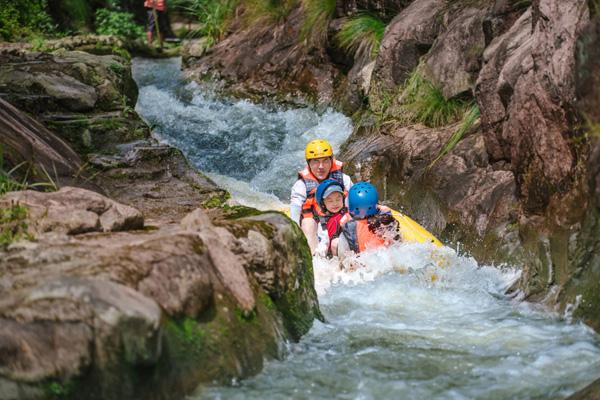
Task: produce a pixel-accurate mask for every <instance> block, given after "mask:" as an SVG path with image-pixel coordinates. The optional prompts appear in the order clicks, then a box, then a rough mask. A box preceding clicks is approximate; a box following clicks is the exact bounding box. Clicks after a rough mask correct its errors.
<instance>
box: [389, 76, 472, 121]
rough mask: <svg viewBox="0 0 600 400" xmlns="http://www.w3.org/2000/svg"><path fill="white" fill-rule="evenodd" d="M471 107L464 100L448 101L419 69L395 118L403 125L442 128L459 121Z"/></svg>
mask: <svg viewBox="0 0 600 400" xmlns="http://www.w3.org/2000/svg"><path fill="white" fill-rule="evenodd" d="M470 107H471V104H470V103H469V102H468V101H465V100H462V99H446V97H444V94H443V93H442V91H441V89H440V88H438V87H436V86H435V85H433V84H432V83H431V82H429V81H428V80H427V79H425V78H424V77H423V75H422V74H421V72H420V71H419V67H417V68H416V69H415V70H414V71H413V72H412V73H411V75H410V77H409V79H408V80H407V81H406V84H405V85H404V88H403V90H402V94H401V95H400V107H399V109H398V110H397V111H398V115H396V116H395V117H396V118H397V119H398V120H399V121H400V122H402V123H422V124H424V125H426V126H428V127H432V128H435V127H440V126H444V125H448V124H450V123H452V122H455V121H457V120H458V119H459V118H460V117H461V116H462V115H463V114H464V113H465V111H466V110H467V109H468V108H470Z"/></svg>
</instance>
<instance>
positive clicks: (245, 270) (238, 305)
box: [0, 189, 321, 399]
mask: <svg viewBox="0 0 600 400" xmlns="http://www.w3.org/2000/svg"><path fill="white" fill-rule="evenodd" d="M17 200H18V201H19V204H20V205H21V206H22V207H26V208H27V210H28V217H27V224H28V225H29V226H32V227H40V226H41V225H40V224H41V223H42V222H43V221H48V220H52V219H53V218H54V214H55V212H54V211H53V210H64V211H63V215H68V214H71V215H73V216H76V215H82V216H83V213H82V211H80V210H81V209H83V208H85V209H87V210H88V213H91V214H95V215H96V216H98V214H100V219H101V218H102V215H104V214H107V213H111V209H114V210H125V211H128V212H130V213H133V214H135V213H137V211H136V210H133V209H130V208H129V207H127V206H124V205H122V204H117V203H114V202H113V201H111V200H109V199H107V198H104V197H102V196H99V195H95V194H91V193H89V192H86V191H81V190H79V189H64V190H62V191H60V192H58V193H37V194H35V195H34V194H32V193H31V192H14V193H12V194H10V195H9V196H8V197H7V196H5V197H2V198H0V201H1V202H3V203H2V204H4V203H6V202H11V203H13V204H14V202H15V201H17ZM40 207H46V209H47V210H48V211H47V212H46V213H42V214H40V210H39V208H40ZM106 207H108V209H105V208H106ZM89 210H91V211H89ZM103 210H104V212H103V213H102V211H103ZM138 215H139V213H138ZM88 217H89V218H91V219H93V218H92V217H91V216H88ZM73 218H75V217H71V219H70V220H72V219H73ZM125 219H126V217H123V221H125ZM141 228H142V226H141V224H139V223H138V224H137V225H133V224H126V223H123V224H121V225H120V226H119V227H116V226H114V225H111V226H108V227H104V226H103V225H102V222H101V223H100V224H96V226H95V227H94V229H89V230H87V229H86V230H77V231H74V230H72V229H64V224H46V225H45V229H39V230H38V231H37V232H36V236H35V241H34V242H31V241H18V242H15V243H13V244H11V245H10V246H9V247H8V248H7V249H5V250H0V294H1V296H0V298H1V299H2V300H1V301H0V322H1V323H0V349H1V350H2V351H0V397H2V398H7V399H8V398H10V399H12V398H19V399H34V398H43V397H47V396H52V395H57V394H60V395H61V396H63V397H67V398H77V399H122V398H140V399H169V398H173V397H182V396H185V395H186V394H188V393H189V392H190V391H192V390H193V389H194V388H195V387H196V386H197V385H199V384H201V383H203V382H213V381H214V380H219V381H230V379H232V378H239V377H246V376H249V375H251V374H255V373H257V372H258V371H260V369H261V368H262V365H263V362H264V361H263V360H264V358H265V357H277V356H280V355H281V354H280V352H281V349H282V348H281V346H280V343H281V341H282V340H285V339H293V340H297V339H298V338H299V337H300V336H301V335H303V334H305V333H306V332H307V331H308V329H309V328H310V326H311V324H312V321H313V320H314V318H321V315H320V312H319V308H318V302H317V297H316V293H315V290H314V283H313V274H312V264H311V257H310V254H309V251H308V247H307V244H306V241H305V239H304V237H303V234H302V233H301V232H300V231H299V229H298V227H297V226H296V225H295V224H294V223H293V222H291V221H290V220H289V219H288V218H286V217H285V216H283V215H282V214H278V213H266V214H261V213H259V212H257V211H256V210H252V209H245V208H242V207H236V208H228V209H222V208H217V209H213V210H210V211H209V212H208V214H207V213H206V212H205V211H203V210H201V209H196V210H195V211H193V212H192V213H190V214H188V215H187V216H185V217H184V218H183V219H182V220H181V222H180V223H169V224H163V225H160V226H159V227H157V228H155V229H150V230H143V229H141ZM115 229H120V230H121V231H120V232H114V230H115ZM132 229H134V230H132ZM109 230H110V231H112V232H108V231H109ZM83 231H87V233H82V232H83ZM142 375H143V376H144V377H145V378H144V379H138V378H139V377H140V376H142Z"/></svg>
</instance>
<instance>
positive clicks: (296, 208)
mask: <svg viewBox="0 0 600 400" xmlns="http://www.w3.org/2000/svg"><path fill="white" fill-rule="evenodd" d="M305 201H306V185H305V184H304V182H303V181H302V180H301V179H298V180H297V181H296V183H294V186H292V194H291V196H290V218H291V219H292V221H294V222H296V223H297V224H298V225H300V216H301V215H302V206H303V205H304V202H305Z"/></svg>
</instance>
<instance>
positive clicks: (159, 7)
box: [138, 0, 167, 11]
mask: <svg viewBox="0 0 600 400" xmlns="http://www.w3.org/2000/svg"><path fill="white" fill-rule="evenodd" d="M138 4H139V3H138ZM144 7H146V8H153V7H156V11H165V10H166V9H167V3H166V2H165V0H145V1H144Z"/></svg>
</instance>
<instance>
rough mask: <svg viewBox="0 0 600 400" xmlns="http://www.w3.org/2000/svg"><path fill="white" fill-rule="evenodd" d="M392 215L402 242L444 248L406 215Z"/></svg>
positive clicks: (394, 211)
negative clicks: (396, 222) (429, 244)
mask: <svg viewBox="0 0 600 400" xmlns="http://www.w3.org/2000/svg"><path fill="white" fill-rule="evenodd" d="M282 211H283V212H284V213H285V214H286V215H287V216H288V217H289V216H290V210H289V208H286V209H284V210H282ZM392 215H393V216H394V218H395V219H396V221H398V223H399V224H400V234H401V235H402V240H404V241H405V242H412V243H433V244H434V245H436V246H438V247H441V246H443V244H442V242H440V241H439V240H438V239H437V238H436V237H435V236H433V234H432V233H431V232H429V231H428V230H427V229H425V228H423V227H422V226H421V225H419V224H418V223H417V222H416V221H415V220H413V219H412V218H410V217H407V216H406V215H404V214H402V213H401V212H400V211H396V210H392Z"/></svg>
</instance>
